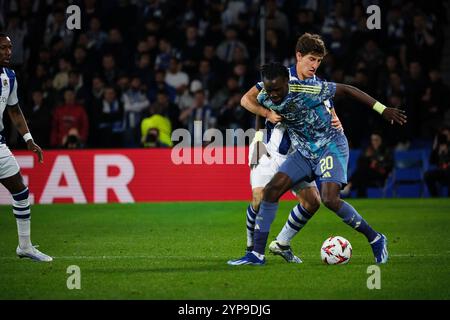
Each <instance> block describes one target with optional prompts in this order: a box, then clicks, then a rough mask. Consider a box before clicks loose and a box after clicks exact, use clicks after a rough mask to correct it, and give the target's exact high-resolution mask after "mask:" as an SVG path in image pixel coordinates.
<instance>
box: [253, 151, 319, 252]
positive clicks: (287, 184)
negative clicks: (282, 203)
mask: <svg viewBox="0 0 450 320" xmlns="http://www.w3.org/2000/svg"><path fill="white" fill-rule="evenodd" d="M311 175H312V171H311V166H310V165H309V163H308V162H307V161H306V160H305V159H304V158H303V156H302V155H301V154H300V153H299V152H295V153H294V154H292V155H290V156H289V157H288V159H287V160H286V161H285V162H284V163H283V164H282V165H281V167H280V170H279V171H278V172H277V173H276V174H275V176H274V177H273V178H272V180H270V182H269V183H268V184H267V186H266V187H265V188H264V195H263V200H262V201H261V206H260V209H259V215H258V217H257V219H256V227H255V237H254V240H255V247H254V251H255V252H256V253H258V254H259V255H261V256H264V252H265V247H266V243H267V238H268V236H269V231H270V226H271V224H272V222H273V220H274V219H275V214H276V211H277V209H278V201H279V199H280V198H281V196H282V195H283V194H285V193H286V191H288V190H289V189H291V188H292V187H293V185H294V182H299V181H303V180H305V179H306V178H309V177H311Z"/></svg>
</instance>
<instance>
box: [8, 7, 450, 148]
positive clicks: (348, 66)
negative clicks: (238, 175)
mask: <svg viewBox="0 0 450 320" xmlns="http://www.w3.org/2000/svg"><path fill="white" fill-rule="evenodd" d="M260 2H261V1H257V0H242V1H233V0H215V1H213V0H185V1H169V0H166V1H164V0H140V1H139V0H135V1H133V0H129V1H126V0H112V1H100V0H97V1H96V0H80V1H58V0H35V1H31V0H11V1H0V29H1V30H2V31H3V32H5V33H7V34H8V35H9V37H10V38H11V40H12V42H13V56H12V64H13V66H12V67H13V68H14V69H15V71H16V73H17V75H18V81H19V87H18V90H19V96H20V101H21V102H20V103H21V107H22V109H23V111H24V113H25V115H26V117H27V120H28V121H29V126H30V128H31V132H32V134H33V136H34V138H35V140H36V141H37V143H39V144H40V145H41V146H42V147H44V148H86V147H89V148H114V147H170V146H171V145H172V142H171V140H170V135H171V132H172V131H173V130H175V129H177V128H186V129H188V130H191V132H192V130H193V123H194V121H195V120H201V121H202V124H203V129H204V130H206V129H208V128H217V129H219V130H225V129H227V128H243V129H247V128H251V127H254V121H255V120H254V117H253V116H252V115H251V114H249V113H248V112H247V111H245V110H244V109H243V108H242V107H240V99H241V97H242V95H243V94H244V93H245V92H246V91H247V90H248V89H250V87H251V86H253V85H254V84H255V83H256V81H258V80H259V66H260V64H261V62H262V61H261V55H260V43H259V39H260V35H259V34H260V30H259V26H260V7H261V4H260ZM369 2H370V3H369ZM264 3H265V5H266V7H265V8H266V16H265V18H264V19H265V25H266V31H265V36H266V44H265V48H266V52H265V60H266V61H272V60H277V61H281V62H283V63H285V64H286V65H290V64H293V63H295V52H294V50H295V43H296V40H297V38H298V37H299V36H300V35H302V34H303V33H304V32H310V33H319V34H321V35H322V37H323V39H324V41H325V43H326V45H327V48H328V50H329V53H328V55H327V56H326V57H325V59H324V61H323V63H322V66H321V67H320V68H319V71H318V76H319V77H321V78H323V79H327V80H332V81H336V82H344V83H348V84H352V85H355V86H357V87H358V88H360V89H362V90H364V91H366V92H368V93H369V94H371V95H372V96H374V97H376V98H377V99H378V100H379V101H382V102H384V103H385V104H386V105H389V106H392V107H401V108H404V109H405V110H406V112H407V115H408V120H409V122H408V124H407V125H406V126H405V127H402V128H399V127H395V126H390V125H389V124H386V123H384V122H383V120H382V119H381V117H379V115H378V114H376V113H375V112H373V111H371V110H369V109H367V108H365V107H364V106H361V105H358V104H357V103H355V102H353V101H350V100H339V99H336V101H335V106H336V111H337V114H338V116H339V117H340V119H341V121H342V123H343V126H344V128H345V132H346V135H347V137H348V139H349V142H350V146H351V147H353V148H360V147H362V146H364V145H365V144H367V142H368V141H369V139H370V136H371V133H372V132H374V131H378V132H383V134H384V142H385V144H387V145H388V146H390V147H396V148H397V149H408V148H409V147H411V144H414V142H415V141H416V140H424V141H430V143H429V144H430V147H431V145H432V141H433V138H434V136H435V135H436V134H437V132H438V131H439V130H442V128H443V127H445V126H448V125H449V124H450V112H449V108H448V106H449V96H448V94H447V93H448V87H447V86H446V85H445V84H444V82H443V81H442V77H441V72H440V65H441V60H442V51H443V46H444V34H443V30H444V26H445V25H446V24H447V23H448V21H447V16H446V12H447V10H446V8H445V7H444V6H443V3H442V2H441V1H402V0H397V1H395V0H394V1H389V4H388V3H387V1H364V0H360V1H356V0H346V1H330V0H324V1H319V0H299V1H289V0H267V1H264ZM70 4H77V5H79V6H80V8H81V29H80V30H69V29H68V28H67V27H66V8H67V6H69V5H70ZM369 4H378V5H379V6H380V8H381V20H382V23H381V29H380V30H369V29H368V28H367V26H366V19H367V17H368V15H367V14H366V10H365V8H366V7H367V5H369ZM8 140H9V141H8V142H9V144H10V145H12V146H19V147H20V139H19V138H18V137H17V133H15V132H14V131H12V130H11V132H10V134H9V136H8Z"/></svg>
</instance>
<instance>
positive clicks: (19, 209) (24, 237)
mask: <svg viewBox="0 0 450 320" xmlns="http://www.w3.org/2000/svg"><path fill="white" fill-rule="evenodd" d="M28 195H29V191H28V188H25V189H24V190H23V191H21V192H19V193H15V194H13V195H12V197H13V213H14V216H15V217H16V222H17V234H18V237H19V246H20V248H22V249H25V248H28V247H31V246H32V244H31V239H30V234H31V231H30V229H31V211H30V203H29V201H28Z"/></svg>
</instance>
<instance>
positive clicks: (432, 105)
mask: <svg viewBox="0 0 450 320" xmlns="http://www.w3.org/2000/svg"><path fill="white" fill-rule="evenodd" d="M428 78H429V79H430V80H429V81H428V82H427V83H426V88H425V93H424V95H423V96H422V104H421V107H422V108H421V112H420V124H421V131H420V135H421V136H422V137H424V138H431V137H432V134H433V132H436V131H437V129H439V127H440V125H441V124H442V118H443V117H444V112H445V110H446V109H447V108H448V106H449V104H450V99H449V97H448V87H447V86H446V85H445V84H444V83H443V82H442V78H441V74H440V72H439V71H438V70H437V69H431V70H430V71H429V72H428Z"/></svg>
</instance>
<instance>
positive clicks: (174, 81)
mask: <svg viewBox="0 0 450 320" xmlns="http://www.w3.org/2000/svg"><path fill="white" fill-rule="evenodd" d="M181 68H182V66H181V64H180V61H179V60H178V58H175V57H172V58H170V62H169V68H168V70H167V73H166V77H165V79H164V80H165V81H166V83H167V84H168V85H169V86H171V87H174V88H175V90H176V91H177V94H178V95H180V94H182V93H183V91H184V90H185V89H186V88H187V86H188V85H189V76H188V75H187V73H186V72H183V71H182V70H181Z"/></svg>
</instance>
